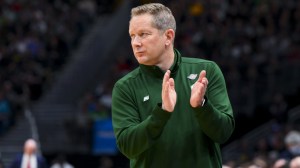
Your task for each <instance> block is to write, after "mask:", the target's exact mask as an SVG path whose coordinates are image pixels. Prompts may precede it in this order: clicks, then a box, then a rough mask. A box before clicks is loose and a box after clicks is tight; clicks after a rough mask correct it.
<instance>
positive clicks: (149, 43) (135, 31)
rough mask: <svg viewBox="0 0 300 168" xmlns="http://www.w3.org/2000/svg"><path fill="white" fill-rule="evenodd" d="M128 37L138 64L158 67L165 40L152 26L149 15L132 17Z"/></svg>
mask: <svg viewBox="0 0 300 168" xmlns="http://www.w3.org/2000/svg"><path fill="white" fill-rule="evenodd" d="M129 35H130V37H131V46H132V49H133V53H134V56H135V58H136V59H137V61H138V62H139V64H144V65H158V64H159V63H160V62H161V61H162V58H163V54H164V51H165V41H166V40H167V38H166V35H165V34H164V32H162V31H160V30H158V29H157V28H155V27H154V26H153V22H152V16H151V15H149V14H143V15H139V16H134V17H132V18H131V21H130V24H129Z"/></svg>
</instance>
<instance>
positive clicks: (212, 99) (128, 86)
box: [112, 3, 234, 168]
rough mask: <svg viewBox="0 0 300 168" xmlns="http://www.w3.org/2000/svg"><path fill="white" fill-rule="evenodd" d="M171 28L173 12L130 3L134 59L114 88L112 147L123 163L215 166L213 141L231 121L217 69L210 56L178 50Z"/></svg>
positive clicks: (225, 133) (227, 132) (218, 163)
mask: <svg viewBox="0 0 300 168" xmlns="http://www.w3.org/2000/svg"><path fill="white" fill-rule="evenodd" d="M175 31H176V22H175V19H174V16H173V15H172V13H171V11H170V9H169V8H167V7H165V6H164V5H162V4H158V3H151V4H145V5H142V6H138V7H135V8H133V9H132V10H131V19H130V24H129V35H130V37H131V45H132V49H133V52H134V55H135V58H136V59H137V61H138V63H139V67H138V68H136V69H135V70H133V71H132V72H130V73H128V74H127V75H126V76H125V77H123V78H122V79H120V80H119V81H118V82H117V83H116V84H115V86H114V89H113V95H112V118H113V126H114V131H115V135H116V139H117V144H118V147H119V149H120V151H121V152H122V153H123V154H124V155H125V156H126V157H128V158H129V159H130V167H137V168H142V167H153V168H160V167H162V168H167V167H170V168H171V167H172V168H177V167H178V168H183V167H189V168H190V167H201V168H202V167H203V168H218V167H219V168H221V167H222V158H221V151H220V144H221V143H224V142H225V141H226V140H227V139H228V138H229V137H230V136H231V134H232V132H233V129H234V116H233V112H232V108H231V104H230V101H229V98H228V95H227V91H226V86H225V81H224V78H223V75H222V72H221V70H220V69H219V67H218V66H217V65H216V64H215V63H214V62H212V61H207V60H202V59H196V58H186V57H182V56H181V54H180V52H179V51H177V50H176V49H174V46H173V43H174V38H175ZM199 72H201V73H200V74H199ZM198 74H199V75H198ZM208 83H209V84H208Z"/></svg>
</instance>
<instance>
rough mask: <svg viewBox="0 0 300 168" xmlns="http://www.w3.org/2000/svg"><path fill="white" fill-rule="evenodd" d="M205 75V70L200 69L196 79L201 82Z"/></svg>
mask: <svg viewBox="0 0 300 168" xmlns="http://www.w3.org/2000/svg"><path fill="white" fill-rule="evenodd" d="M205 76H206V71H205V70H202V71H201V72H200V75H199V79H198V81H199V82H201V81H202V79H203V78H204V77H205Z"/></svg>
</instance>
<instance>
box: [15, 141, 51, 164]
mask: <svg viewBox="0 0 300 168" xmlns="http://www.w3.org/2000/svg"><path fill="white" fill-rule="evenodd" d="M10 168H47V164H46V161H45V159H44V158H43V157H42V156H40V155H38V154H37V143H36V141H35V140H34V139H28V140H26V141H25V144H24V151H23V154H21V155H18V156H17V157H16V158H15V160H14V161H13V162H12V164H11V165H10Z"/></svg>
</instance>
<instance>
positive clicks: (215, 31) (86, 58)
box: [0, 0, 300, 168]
mask: <svg viewBox="0 0 300 168" xmlns="http://www.w3.org/2000/svg"><path fill="white" fill-rule="evenodd" d="M147 2H161V3H163V4H165V5H166V6H168V7H169V8H170V9H171V10H172V11H173V14H174V16H175V18H176V20H177V32H176V39H175V47H176V48H177V49H179V50H180V51H181V53H182V55H184V56H187V57H199V58H204V59H209V60H213V61H215V62H216V63H217V64H218V65H219V66H220V67H221V69H222V71H223V73H224V76H225V79H226V82H227V88H228V93H229V97H230V100H231V103H232V106H233V109H234V114H235V119H236V129H235V131H234V133H233V135H232V137H231V138H230V139H229V140H228V142H227V143H225V144H222V152H223V160H224V161H223V162H224V165H225V164H226V165H228V166H231V167H237V166H242V165H248V164H256V165H259V164H260V165H265V167H271V165H272V164H274V162H275V161H276V160H278V159H280V158H285V159H286V160H290V159H291V158H293V157H295V156H297V155H299V154H300V140H299V139H300V133H299V131H300V127H299V123H300V122H299V119H300V1H297V0H285V1H281V0H243V1H241V0H176V1H175V0H173V1H172V0H161V1H160V0H156V1H155V0H153V1H150V0H140V1H133V0H130V1H126V0H124V1H122V0H80V1H77V0H39V1H29V0H1V1H0V161H1V162H2V163H3V165H4V166H5V167H8V166H9V165H10V163H11V162H12V160H13V159H14V158H15V156H16V155H17V154H18V153H20V152H22V150H23V144H24V142H25V140H26V139H28V138H33V139H35V140H36V141H37V142H38V144H39V153H40V154H42V155H43V156H44V157H45V158H46V160H47V163H48V164H49V166H50V165H52V164H53V163H54V160H55V158H57V157H58V156H62V155H63V156H64V157H65V159H66V160H67V161H68V162H69V163H71V164H72V165H73V166H74V167H75V168H104V167H105V168H113V167H114V168H127V167H128V160H127V159H126V158H125V157H124V156H123V155H122V154H120V153H119V151H118V149H117V148H116V145H115V138H114V135H113V131H112V126H111V91H112V87H113V84H114V83H115V82H116V80H118V79H119V78H120V77H122V76H124V75H125V74H126V73H128V72H129V71H131V70H133V69H134V68H136V67H137V66H138V64H137V62H136V61H135V58H134V56H133V53H132V51H131V46H130V40H129V36H128V21H129V17H130V9H131V7H133V6H136V5H138V4H143V3H147ZM291 133H292V134H291Z"/></svg>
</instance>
